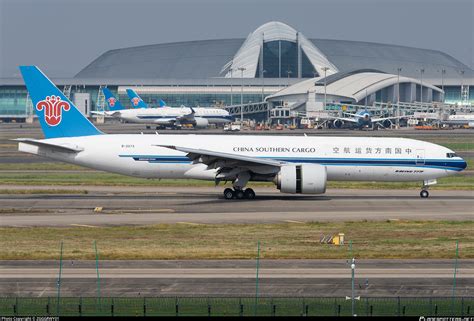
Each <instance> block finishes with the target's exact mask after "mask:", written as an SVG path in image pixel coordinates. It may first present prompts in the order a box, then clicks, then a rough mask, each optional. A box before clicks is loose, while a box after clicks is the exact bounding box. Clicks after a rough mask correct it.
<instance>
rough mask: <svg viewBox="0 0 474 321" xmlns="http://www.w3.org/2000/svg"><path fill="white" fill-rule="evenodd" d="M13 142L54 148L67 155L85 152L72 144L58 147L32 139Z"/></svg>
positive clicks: (20, 139)
mask: <svg viewBox="0 0 474 321" xmlns="http://www.w3.org/2000/svg"><path fill="white" fill-rule="evenodd" d="M12 140H13V141H16V142H20V143H25V144H29V145H34V146H38V147H48V148H52V149H55V150H58V151H61V152H66V153H79V152H82V151H83V150H84V149H83V148H81V147H79V146H77V145H72V144H62V145H58V144H53V143H47V142H44V141H41V140H36V139H31V138H17V139H12Z"/></svg>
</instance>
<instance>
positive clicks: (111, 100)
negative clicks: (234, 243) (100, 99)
mask: <svg viewBox="0 0 474 321" xmlns="http://www.w3.org/2000/svg"><path fill="white" fill-rule="evenodd" d="M116 101H117V100H116V99H115V98H114V97H110V98H109V99H107V102H108V103H109V106H110V107H114V106H115V102H116Z"/></svg>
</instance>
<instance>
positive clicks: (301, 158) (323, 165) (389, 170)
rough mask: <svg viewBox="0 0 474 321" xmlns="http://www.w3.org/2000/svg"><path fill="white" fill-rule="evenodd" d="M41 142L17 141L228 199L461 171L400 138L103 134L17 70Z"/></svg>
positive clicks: (458, 164) (426, 179)
mask: <svg viewBox="0 0 474 321" xmlns="http://www.w3.org/2000/svg"><path fill="white" fill-rule="evenodd" d="M20 70H21V73H22V75H23V78H24V81H25V84H26V87H27V88H28V91H29V94H30V97H31V98H32V101H33V104H34V109H35V112H36V114H37V116H38V118H39V121H40V123H41V127H42V130H43V133H44V135H45V139H30V138H20V139H17V141H18V142H19V150H20V151H22V152H27V153H31V154H36V155H41V156H44V157H48V158H51V159H54V160H58V161H62V162H67V163H72V164H77V165H80V166H84V167H89V168H93V169H96V170H102V171H107V172H113V173H118V174H123V175H129V176H135V177H143V178H169V179H190V178H191V179H201V180H210V181H215V182H216V184H217V183H218V182H220V181H230V182H232V186H233V188H232V189H231V188H226V189H225V190H224V198H225V199H233V198H236V199H242V198H247V199H253V198H255V192H254V191H253V190H252V189H251V188H246V185H247V184H248V182H251V181H252V182H255V181H264V182H274V183H275V184H276V186H277V188H278V189H279V190H280V191H281V192H283V193H290V194H323V193H325V191H326V183H327V181H331V180H335V181H383V182H408V181H420V182H422V183H423V184H422V190H421V192H420V196H421V197H423V198H425V197H428V195H429V194H428V187H429V186H430V185H432V184H435V183H436V179H437V178H440V177H445V176H450V175H453V174H455V173H458V172H460V171H462V170H463V169H465V168H466V162H465V161H464V160H463V159H462V158H461V157H459V156H458V155H456V154H455V153H454V152H453V151H452V150H450V149H448V148H446V147H443V146H439V145H436V144H432V143H427V142H423V141H419V140H414V139H405V138H380V137H377V138H375V137H374V138H373V137H310V136H306V135H305V136H281V135H275V136H263V135H156V134H148V135H140V134H134V135H131V134H114V135H108V134H104V133H103V132H101V131H99V130H98V129H97V128H96V127H94V125H93V124H92V123H91V122H89V120H88V119H87V118H86V117H84V115H82V113H81V112H80V111H79V110H78V109H76V107H75V106H74V105H73V104H72V102H71V101H70V100H69V99H68V98H66V97H65V96H64V95H63V93H62V92H61V91H60V90H58V88H57V87H56V86H55V85H54V84H53V83H52V82H51V81H50V80H49V79H48V78H47V77H46V76H45V75H44V74H43V73H42V72H41V71H40V70H39V69H38V68H37V67H36V66H22V67H20Z"/></svg>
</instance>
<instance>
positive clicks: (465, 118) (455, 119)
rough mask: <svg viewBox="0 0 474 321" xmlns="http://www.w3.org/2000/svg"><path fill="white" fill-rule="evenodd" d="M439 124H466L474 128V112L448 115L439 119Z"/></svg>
mask: <svg viewBox="0 0 474 321" xmlns="http://www.w3.org/2000/svg"><path fill="white" fill-rule="evenodd" d="M441 124H444V125H449V126H468V127H471V128H474V114H471V115H462V114H460V115H449V116H448V117H447V118H446V119H444V120H442V121H441Z"/></svg>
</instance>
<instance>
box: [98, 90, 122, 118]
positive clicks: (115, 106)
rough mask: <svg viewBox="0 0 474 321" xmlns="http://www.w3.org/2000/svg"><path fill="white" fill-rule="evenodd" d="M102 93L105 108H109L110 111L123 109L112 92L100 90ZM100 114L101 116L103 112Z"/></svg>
mask: <svg viewBox="0 0 474 321" xmlns="http://www.w3.org/2000/svg"><path fill="white" fill-rule="evenodd" d="M102 92H103V93H104V96H105V101H106V102H107V106H109V110H110V111H117V110H123V109H125V108H124V107H123V106H122V104H121V103H120V100H118V99H117V98H115V97H114V95H113V94H112V92H111V91H110V90H109V89H108V88H102ZM100 113H101V114H103V112H100Z"/></svg>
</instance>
